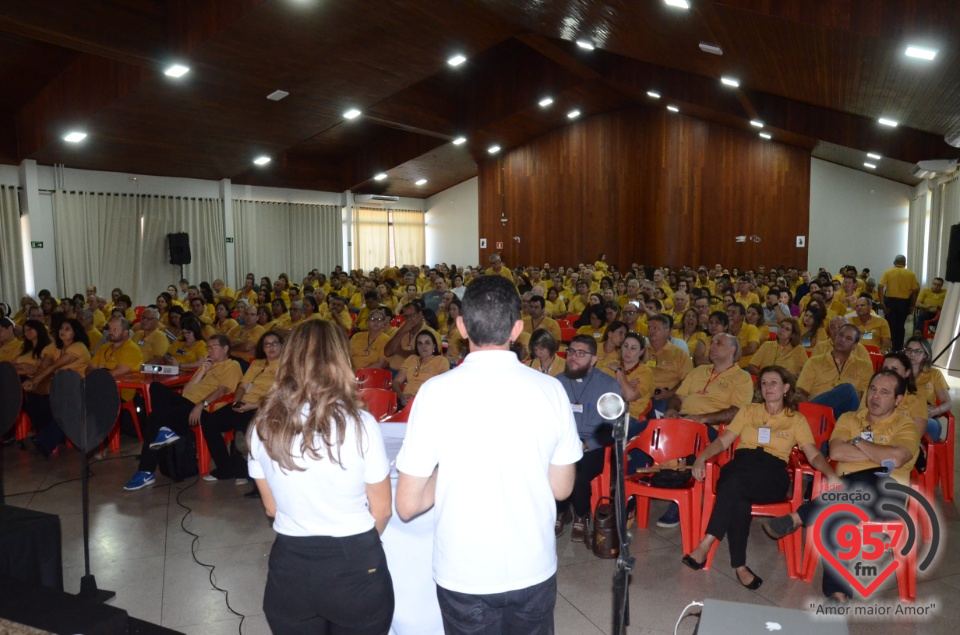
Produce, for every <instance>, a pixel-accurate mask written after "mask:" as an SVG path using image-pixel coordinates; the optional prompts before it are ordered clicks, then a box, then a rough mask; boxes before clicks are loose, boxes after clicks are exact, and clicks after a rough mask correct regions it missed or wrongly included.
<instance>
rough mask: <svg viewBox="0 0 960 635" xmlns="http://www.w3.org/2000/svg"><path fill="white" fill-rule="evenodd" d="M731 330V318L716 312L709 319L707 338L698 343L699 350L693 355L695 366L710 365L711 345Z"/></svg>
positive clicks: (723, 313) (721, 312)
mask: <svg viewBox="0 0 960 635" xmlns="http://www.w3.org/2000/svg"><path fill="white" fill-rule="evenodd" d="M729 328H730V317H729V316H728V315H727V314H726V313H725V312H723V311H714V312H713V313H711V314H710V317H708V318H707V336H706V337H705V338H704V339H703V341H702V342H697V350H696V351H695V352H694V354H693V365H694V366H703V365H704V364H709V363H710V343H711V342H712V341H713V338H714V337H716V336H717V335H719V334H720V333H726V332H727V329H729Z"/></svg>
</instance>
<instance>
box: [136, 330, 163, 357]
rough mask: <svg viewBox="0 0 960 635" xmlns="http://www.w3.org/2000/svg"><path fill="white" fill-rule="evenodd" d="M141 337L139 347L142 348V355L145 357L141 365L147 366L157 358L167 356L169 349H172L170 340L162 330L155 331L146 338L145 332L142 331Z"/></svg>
mask: <svg viewBox="0 0 960 635" xmlns="http://www.w3.org/2000/svg"><path fill="white" fill-rule="evenodd" d="M139 337H140V339H139V340H137V346H139V347H140V355H141V357H143V362H141V363H144V364H146V363H148V362H150V361H151V360H153V359H156V358H157V357H163V356H164V355H166V353H167V349H168V348H170V340H168V339H167V336H166V334H164V332H163V331H161V330H160V329H153V331H152V332H151V333H150V334H149V335H147V336H146V337H144V335H143V331H140V333H139Z"/></svg>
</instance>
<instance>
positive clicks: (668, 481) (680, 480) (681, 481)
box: [650, 454, 697, 489]
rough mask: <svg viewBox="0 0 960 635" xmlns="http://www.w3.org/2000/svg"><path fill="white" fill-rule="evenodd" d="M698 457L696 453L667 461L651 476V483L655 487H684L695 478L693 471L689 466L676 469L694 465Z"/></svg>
mask: <svg viewBox="0 0 960 635" xmlns="http://www.w3.org/2000/svg"><path fill="white" fill-rule="evenodd" d="M696 460H697V457H695V456H694V455H692V454H691V455H690V456H686V457H680V458H679V459H676V460H674V461H665V462H663V463H661V464H660V465H659V466H658V467H659V468H660V470H659V471H657V472H654V473H653V475H652V476H651V477H650V485H652V486H653V487H663V488H665V489H682V488H684V487H686V486H687V484H688V483H689V482H690V481H691V480H692V479H693V472H692V471H691V470H690V468H689V467H687V468H686V469H674V468H679V467H684V466H692V465H693V463H694V461H696Z"/></svg>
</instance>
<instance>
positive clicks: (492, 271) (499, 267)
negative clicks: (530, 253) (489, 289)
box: [487, 254, 513, 282]
mask: <svg viewBox="0 0 960 635" xmlns="http://www.w3.org/2000/svg"><path fill="white" fill-rule="evenodd" d="M487 275H488V276H503V277H504V278H506V279H507V280H509V281H510V282H513V274H512V273H510V269H508V268H507V267H504V266H503V259H502V258H500V254H491V255H490V266H489V267H488V268H487Z"/></svg>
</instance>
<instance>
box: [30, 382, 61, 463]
mask: <svg viewBox="0 0 960 635" xmlns="http://www.w3.org/2000/svg"><path fill="white" fill-rule="evenodd" d="M23 411H24V412H26V413H27V416H28V417H30V425H32V426H33V431H34V433H35V434H36V435H37V436H36V439H35V441H34V442H35V443H36V445H37V448H38V449H39V450H40V451H41V452H43V453H44V454H50V453H51V452H53V451H54V449H56V447H57V446H58V445H59V444H60V443H62V442H63V439H64V434H63V430H61V429H60V426H58V425H57V422H56V421H54V420H53V411H52V410H51V409H50V395H38V394H37V393H35V392H28V393H25V394H24V397H23Z"/></svg>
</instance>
